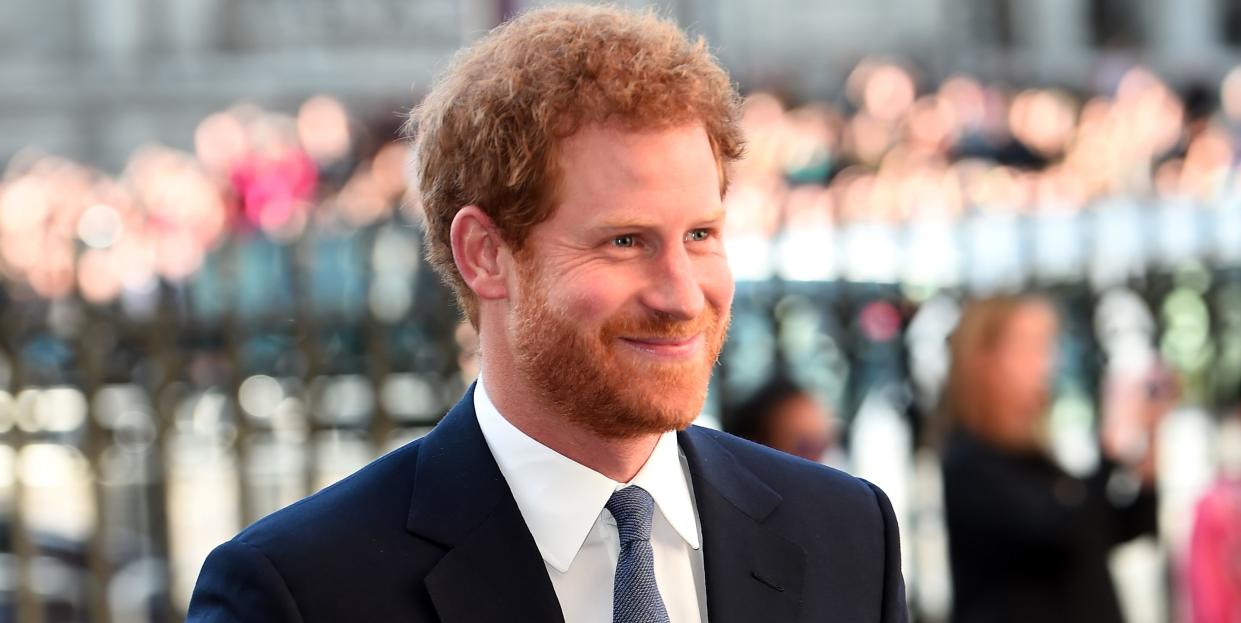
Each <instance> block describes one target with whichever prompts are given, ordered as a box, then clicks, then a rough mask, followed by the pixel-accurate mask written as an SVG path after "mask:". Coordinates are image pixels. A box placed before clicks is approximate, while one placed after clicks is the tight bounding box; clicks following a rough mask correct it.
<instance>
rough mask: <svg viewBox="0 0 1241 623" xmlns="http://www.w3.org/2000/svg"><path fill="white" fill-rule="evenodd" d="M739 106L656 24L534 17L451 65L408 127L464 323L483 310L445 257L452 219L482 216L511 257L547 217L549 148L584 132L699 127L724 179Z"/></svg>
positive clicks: (587, 14)
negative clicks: (609, 127) (593, 127)
mask: <svg viewBox="0 0 1241 623" xmlns="http://www.w3.org/2000/svg"><path fill="white" fill-rule="evenodd" d="M738 119H739V97H738V95H737V92H736V90H735V88H734V87H733V84H732V82H731V81H730V80H729V78H728V75H727V74H726V73H725V72H724V70H723V69H722V68H721V67H720V66H719V64H718V63H717V62H716V61H715V59H714V58H713V57H712V56H711V54H710V52H709V51H708V49H707V45H706V43H705V42H704V41H703V40H702V39H701V38H699V39H697V40H695V41H691V40H690V39H688V38H687V37H686V36H685V34H684V33H682V32H681V30H680V29H678V28H677V26H676V25H675V24H673V23H671V22H669V21H667V20H664V19H661V18H659V17H657V16H656V15H654V14H653V13H651V12H649V11H647V12H632V11H626V10H622V9H618V8H614V7H588V6H568V7H552V8H545V9H537V10H533V11H530V12H527V13H524V14H522V15H520V16H519V17H517V18H514V19H513V20H511V21H508V22H506V23H504V24H502V25H500V26H498V27H496V28H495V29H494V30H492V31H491V32H490V33H488V34H487V35H486V36H485V37H483V38H482V39H481V40H480V41H478V42H477V43H476V44H475V45H473V46H472V47H469V48H467V49H464V50H462V51H460V52H458V54H457V55H456V56H455V57H454V59H453V60H452V62H451V63H450V64H449V66H448V68H447V69H446V70H445V71H444V73H443V74H441V75H440V76H439V77H438V78H437V79H436V81H435V83H434V84H433V86H432V88H431V91H430V92H429V93H428V95H427V96H426V98H425V99H424V100H423V101H422V104H421V105H419V106H418V107H417V108H415V109H414V111H413V112H412V113H411V115H410V119H409V121H408V123H407V124H406V127H405V132H406V135H407V136H415V142H414V163H415V164H414V167H415V173H416V176H417V179H418V187H419V191H420V194H421V201H422V212H423V214H424V217H425V221H426V223H425V225H426V229H427V245H426V248H427V259H428V261H429V262H430V264H431V265H432V267H434V268H435V270H436V271H437V272H438V273H439V274H440V275H441V276H442V277H443V278H444V280H445V281H447V282H448V284H449V285H450V286H451V287H452V289H453V291H454V293H455V294H456V296H457V301H458V303H459V304H460V305H461V308H462V309H463V310H464V312H465V314H466V316H467V317H468V318H469V320H470V322H471V323H472V324H474V325H475V326H477V324H478V301H477V299H476V298H475V297H474V294H473V292H472V291H470V289H469V288H468V287H467V286H466V285H465V282H464V281H463V280H462V278H461V274H460V273H459V272H458V270H457V267H456V264H455V263H454V261H453V257H452V246H451V241H450V237H449V231H450V228H451V224H452V220H453V217H454V216H455V215H456V213H457V211H458V210H460V209H461V208H463V207H465V206H467V205H476V206H478V207H479V208H480V209H481V210H483V212H485V213H486V214H487V216H488V217H490V218H491V219H492V221H494V223H495V225H496V227H497V229H498V230H499V232H500V235H501V237H502V238H503V239H504V241H505V242H506V243H507V244H508V245H510V246H511V247H512V248H513V249H514V251H515V252H520V251H521V250H522V246H523V243H524V241H525V239H526V237H527V235H528V233H529V231H530V229H531V228H532V227H534V226H535V225H538V224H539V223H541V222H543V221H544V220H545V219H547V218H548V217H550V216H551V214H552V210H553V208H554V206H555V202H556V187H557V182H558V177H559V175H560V173H561V172H560V171H559V166H558V165H557V163H558V161H557V147H558V145H559V144H560V142H561V141H562V140H564V139H565V138H567V137H569V136H570V135H572V134H573V133H574V132H576V131H577V130H578V129H579V128H581V127H583V126H584V125H588V124H597V123H619V124H621V127H624V128H626V129H631V130H635V131H639V130H642V131H644V130H658V129H663V128H668V127H675V126H678V125H684V124H690V123H699V124H701V125H702V126H703V128H704V129H705V130H706V133H707V137H708V139H709V140H710V143H711V147H712V150H713V152H714V154H715V157H716V162H717V164H718V167H719V172H720V193H721V195H722V194H723V193H724V191H725V190H726V188H727V185H728V165H729V164H730V163H732V162H733V161H735V160H737V159H738V158H739V157H740V156H741V153H742V138H741V132H740V129H739V127H738Z"/></svg>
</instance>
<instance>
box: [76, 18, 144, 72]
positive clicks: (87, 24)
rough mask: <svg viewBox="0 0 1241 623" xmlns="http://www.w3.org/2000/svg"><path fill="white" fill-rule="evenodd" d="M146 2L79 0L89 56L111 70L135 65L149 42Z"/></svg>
mask: <svg viewBox="0 0 1241 623" xmlns="http://www.w3.org/2000/svg"><path fill="white" fill-rule="evenodd" d="M143 5H144V2H143V0H110V1H109V2H99V1H98V0H79V2H78V7H79V9H80V10H81V12H82V15H83V19H82V21H81V24H82V25H83V30H84V32H83V33H82V35H83V36H82V39H83V41H84V42H85V47H86V49H87V50H89V52H90V54H89V57H90V58H94V59H98V61H97V62H99V63H100V64H101V65H102V66H103V67H106V68H108V69H109V70H111V71H124V70H125V69H126V68H128V67H132V66H133V65H134V64H135V62H134V61H135V60H136V59H137V57H138V55H139V54H140V53H141V51H142V48H143V46H144V45H145V43H146V41H145V36H144V34H145V33H144V25H145V24H144V22H145V21H146V20H145V19H144V15H143V13H144V12H143Z"/></svg>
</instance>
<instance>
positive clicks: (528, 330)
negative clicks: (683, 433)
mask: <svg viewBox="0 0 1241 623" xmlns="http://www.w3.org/2000/svg"><path fill="white" fill-rule="evenodd" d="M520 279H521V283H522V289H523V290H524V293H523V294H524V296H523V297H522V300H521V304H520V305H519V306H518V308H517V310H516V314H517V322H516V323H515V325H514V326H513V327H512V329H511V331H512V333H511V335H510V341H511V343H512V344H513V347H514V352H515V355H516V356H515V361H516V366H517V369H518V370H519V371H520V372H521V373H522V374H524V375H525V376H526V378H527V379H529V380H530V382H531V385H532V386H533V387H535V388H537V390H539V391H542V392H543V398H544V399H545V402H546V403H547V404H549V405H552V408H554V409H556V410H557V411H558V412H559V415H561V416H563V417H564V418H566V419H567V420H568V421H570V422H572V423H574V424H576V425H578V426H581V427H583V428H585V429H587V430H590V431H592V432H594V433H595V434H597V435H600V436H602V437H607V438H614V439H616V438H620V439H623V438H632V437H637V436H640V435H645V434H660V433H664V432H667V431H670V430H682V429H684V428H686V427H688V426H689V425H690V424H691V423H692V422H693V421H694V419H695V418H696V417H698V414H699V413H700V412H701V410H702V405H703V403H704V402H705V401H706V397H707V385H708V383H709V382H710V379H711V369H712V368H713V367H714V366H715V363H716V361H717V359H718V357H719V354H720V349H721V348H722V347H723V345H724V338H725V335H726V334H727V331H728V322H729V315H728V310H727V309H725V310H719V309H717V308H715V307H713V306H711V305H710V304H708V305H707V307H706V309H705V310H704V311H703V313H702V315H700V316H699V317H698V318H695V319H693V320H689V321H684V320H675V319H671V318H669V317H667V315H665V314H661V313H657V312H656V313H651V314H649V315H645V316H622V317H616V318H611V319H608V320H607V321H606V322H605V323H604V324H603V326H602V327H600V328H599V329H598V330H597V331H595V330H591V331H587V330H583V329H582V328H581V327H580V325H579V324H577V323H575V322H574V321H573V319H572V318H570V317H568V316H567V315H566V314H565V313H564V311H563V310H561V309H553V308H552V307H551V306H550V305H549V303H548V301H547V298H546V296H545V294H544V292H545V291H546V290H545V289H544V288H543V287H542V286H541V282H542V280H541V279H540V278H539V275H537V274H535V271H534V270H531V269H528V268H527V267H526V266H525V265H523V266H522V267H521V270H520ZM698 334H701V335H702V339H703V348H702V353H701V355H700V356H698V357H694V358H691V359H686V360H684V361H672V362H661V361H656V360H650V359H647V360H644V359H643V358H642V356H641V355H640V354H638V353H636V352H622V350H621V349H629V348H630V347H629V346H627V345H625V344H623V343H622V341H621V340H620V337H621V336H626V337H641V338H644V339H652V338H685V337H689V336H693V335H698Z"/></svg>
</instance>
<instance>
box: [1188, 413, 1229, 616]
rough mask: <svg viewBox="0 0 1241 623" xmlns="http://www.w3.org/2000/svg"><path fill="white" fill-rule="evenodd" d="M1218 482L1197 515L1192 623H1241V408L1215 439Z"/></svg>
mask: <svg viewBox="0 0 1241 623" xmlns="http://www.w3.org/2000/svg"><path fill="white" fill-rule="evenodd" d="M1216 442H1217V448H1218V459H1219V477H1218V478H1217V479H1216V481H1215V483H1214V484H1213V485H1211V487H1210V488H1209V489H1208V490H1207V492H1206V493H1205V494H1203V496H1202V498H1201V499H1200V500H1199V501H1198V504H1197V508H1196V509H1195V512H1194V527H1193V532H1192V536H1191V537H1190V545H1189V559H1188V565H1187V572H1188V581H1189V582H1188V583H1189V587H1188V588H1189V602H1190V611H1191V613H1192V614H1191V617H1192V618H1191V619H1190V620H1191V621H1192V622H1193V623H1236V622H1237V621H1241V405H1238V406H1235V407H1234V408H1233V409H1232V413H1231V414H1230V416H1229V417H1228V418H1227V419H1225V421H1224V422H1223V423H1222V424H1221V426H1220V431H1219V435H1218V436H1217V438H1216Z"/></svg>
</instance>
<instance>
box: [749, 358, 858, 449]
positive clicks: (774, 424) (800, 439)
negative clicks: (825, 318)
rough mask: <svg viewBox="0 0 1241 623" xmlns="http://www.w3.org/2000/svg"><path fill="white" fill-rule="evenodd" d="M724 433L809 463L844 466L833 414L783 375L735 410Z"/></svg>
mask: <svg viewBox="0 0 1241 623" xmlns="http://www.w3.org/2000/svg"><path fill="white" fill-rule="evenodd" d="M724 430H726V431H728V432H729V433H731V434H733V435H736V436H738V437H741V438H743V439H749V440H750V441H753V442H755V443H760V444H763V445H764V446H767V447H769V448H774V449H776V450H779V451H781V452H785V453H788V454H791V455H793V456H799V457H801V458H803V459H806V460H808V461H816V462H822V463H826V464H828V465H833V466H838V465H843V464H844V461H843V460H842V458H841V456H840V449H839V447H838V446H837V444H836V440H837V433H836V427H835V419H834V417H833V415H832V414H831V412H829V411H828V410H827V409H826V408H824V406H823V404H822V403H821V402H820V401H819V400H818V399H817V398H815V397H814V396H813V395H812V394H811V393H810V392H808V391H806V390H805V389H804V388H802V387H801V386H799V385H798V384H796V383H794V382H793V381H792V380H790V379H788V378H787V377H785V376H783V375H777V376H774V377H772V378H771V379H769V380H768V381H767V382H766V383H764V384H763V386H762V387H760V388H759V389H758V390H756V391H755V392H754V394H753V395H752V396H750V397H749V398H747V399H746V400H745V401H744V402H742V403H741V404H739V405H738V406H737V407H736V408H735V409H733V410H732V413H731V414H730V416H729V417H728V418H727V419H726V420H725V427H724Z"/></svg>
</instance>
